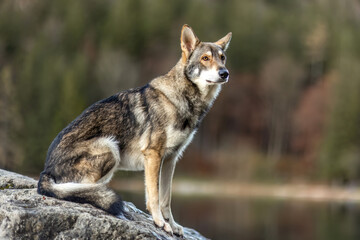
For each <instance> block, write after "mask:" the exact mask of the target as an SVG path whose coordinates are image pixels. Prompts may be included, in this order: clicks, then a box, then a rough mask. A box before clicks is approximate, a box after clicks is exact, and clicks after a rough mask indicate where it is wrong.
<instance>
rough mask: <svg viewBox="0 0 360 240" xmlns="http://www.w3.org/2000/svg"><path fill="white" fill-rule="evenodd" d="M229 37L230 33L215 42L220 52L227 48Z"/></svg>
mask: <svg viewBox="0 0 360 240" xmlns="http://www.w3.org/2000/svg"><path fill="white" fill-rule="evenodd" d="M231 36H232V33H231V32H229V33H228V34H226V36H225V37H223V38H221V39H220V40H218V41H217V42H215V44H217V45H219V46H220V47H221V49H222V50H224V51H226V49H227V48H228V47H229V44H230V40H231Z"/></svg>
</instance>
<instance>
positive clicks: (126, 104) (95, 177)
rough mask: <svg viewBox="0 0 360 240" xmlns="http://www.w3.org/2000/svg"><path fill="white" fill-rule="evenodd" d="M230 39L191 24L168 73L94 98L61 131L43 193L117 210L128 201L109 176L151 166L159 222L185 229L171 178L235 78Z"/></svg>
mask: <svg viewBox="0 0 360 240" xmlns="http://www.w3.org/2000/svg"><path fill="white" fill-rule="evenodd" d="M230 39H231V33H229V34H228V35H226V36H225V37H224V38H222V39H220V40H219V41H217V42H216V43H203V42H201V41H200V40H199V39H198V38H197V37H196V35H195V34H194V32H193V30H192V29H191V28H190V27H189V26H187V25H184V27H183V29H182V32H181V37H180V42H181V49H182V56H181V59H180V60H179V61H178V63H177V64H176V65H175V66H174V67H173V68H172V69H171V70H170V71H169V72H168V73H167V74H165V75H163V76H160V77H157V78H155V79H153V80H152V81H150V82H149V83H148V84H147V85H145V86H143V87H139V88H135V89H130V90H127V91H124V92H119V93H117V94H115V95H113V96H110V97H109V98H106V99H103V100H101V101H99V102H97V103H95V104H93V105H91V106H90V107H89V108H87V109H86V110H85V111H84V112H83V113H82V114H81V115H80V116H79V117H77V118H76V119H75V120H74V121H72V122H71V123H70V124H69V125H68V126H67V127H65V128H64V129H63V130H62V131H61V132H60V133H59V134H58V135H57V137H56V138H55V139H54V141H53V142H52V143H51V145H50V147H49V149H48V153H47V158H46V163H45V169H44V171H43V172H42V173H41V175H40V180H39V184H38V192H39V193H40V194H44V195H47V196H50V197H56V198H60V199H64V200H68V201H75V202H80V203H90V204H92V205H94V206H96V207H98V208H101V209H103V210H105V211H107V212H109V213H111V214H113V215H116V216H118V215H120V214H121V213H122V212H123V211H124V208H123V203H122V201H121V199H120V197H119V196H118V195H117V194H116V193H115V192H114V191H112V190H111V189H109V188H107V187H106V183H108V182H109V181H110V179H111V177H112V176H113V173H114V172H115V171H116V170H117V169H120V170H127V171H140V170H144V171H145V193H146V206H147V209H148V210H149V211H150V212H151V214H152V217H153V219H154V222H155V224H156V225H157V226H159V227H163V228H164V229H165V231H167V232H169V233H175V234H177V235H183V229H182V227H181V226H180V225H179V224H177V223H176V222H175V221H174V218H173V216H172V213H171V183H172V178H173V174H174V170H175V166H176V162H177V161H178V160H179V158H180V157H181V155H182V153H183V152H184V151H185V149H186V147H187V146H188V145H189V144H190V142H191V140H192V139H193V137H194V135H195V133H196V131H197V130H198V128H199V125H200V123H201V121H202V119H203V118H204V117H205V115H206V113H207V112H208V110H209V109H210V107H211V106H212V104H213V102H214V100H215V98H216V97H217V95H218V94H219V92H220V90H221V84H223V83H225V82H227V81H228V71H227V70H226V68H225V58H224V54H225V53H224V51H225V50H226V48H227V47H228V45H229V42H230ZM204 55H206V57H204ZM220 71H222V72H225V73H226V74H225V75H222V76H221V72H220Z"/></svg>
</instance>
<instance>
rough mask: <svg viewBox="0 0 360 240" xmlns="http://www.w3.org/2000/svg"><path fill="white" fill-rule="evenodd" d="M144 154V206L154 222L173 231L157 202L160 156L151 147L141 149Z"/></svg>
mask: <svg viewBox="0 0 360 240" xmlns="http://www.w3.org/2000/svg"><path fill="white" fill-rule="evenodd" d="M143 153H144V156H145V162H144V167H145V188H146V208H147V209H148V211H149V212H150V213H151V215H152V217H153V220H154V222H155V224H156V225H157V226H158V227H161V228H162V227H163V228H164V230H165V231H167V232H169V233H171V234H172V233H173V232H172V229H171V227H170V225H169V223H167V222H165V220H164V217H163V215H162V213H161V210H160V204H159V175H160V166H161V156H160V154H159V153H158V152H157V151H156V150H153V149H147V150H145V151H143Z"/></svg>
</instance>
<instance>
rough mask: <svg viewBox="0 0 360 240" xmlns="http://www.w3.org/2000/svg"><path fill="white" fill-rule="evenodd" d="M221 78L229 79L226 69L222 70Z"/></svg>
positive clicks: (220, 71) (220, 72)
mask: <svg viewBox="0 0 360 240" xmlns="http://www.w3.org/2000/svg"><path fill="white" fill-rule="evenodd" d="M219 76H220V77H221V79H227V78H228V77H229V71H228V70H226V69H220V70H219Z"/></svg>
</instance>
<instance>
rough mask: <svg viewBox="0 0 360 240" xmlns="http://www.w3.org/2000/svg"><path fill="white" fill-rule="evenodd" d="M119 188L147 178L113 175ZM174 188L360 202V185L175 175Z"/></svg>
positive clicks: (137, 188)
mask: <svg viewBox="0 0 360 240" xmlns="http://www.w3.org/2000/svg"><path fill="white" fill-rule="evenodd" d="M110 187H111V188H113V189H114V190H116V191H128V192H142V191H144V182H143V181H142V180H138V179H130V180H129V179H113V180H112V181H111V182H110ZM172 192H173V194H174V195H179V196H184V197H187V196H198V197H202V196H204V197H206V196H211V197H221V198H269V199H279V200H281V199H283V200H301V201H310V202H338V203H344V202H352V203H360V188H359V187H356V186H354V187H338V186H328V185H322V184H300V183H299V184H297V183H291V184H263V183H244V182H225V181H214V180H210V181H206V180H184V179H174V181H173V189H172Z"/></svg>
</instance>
